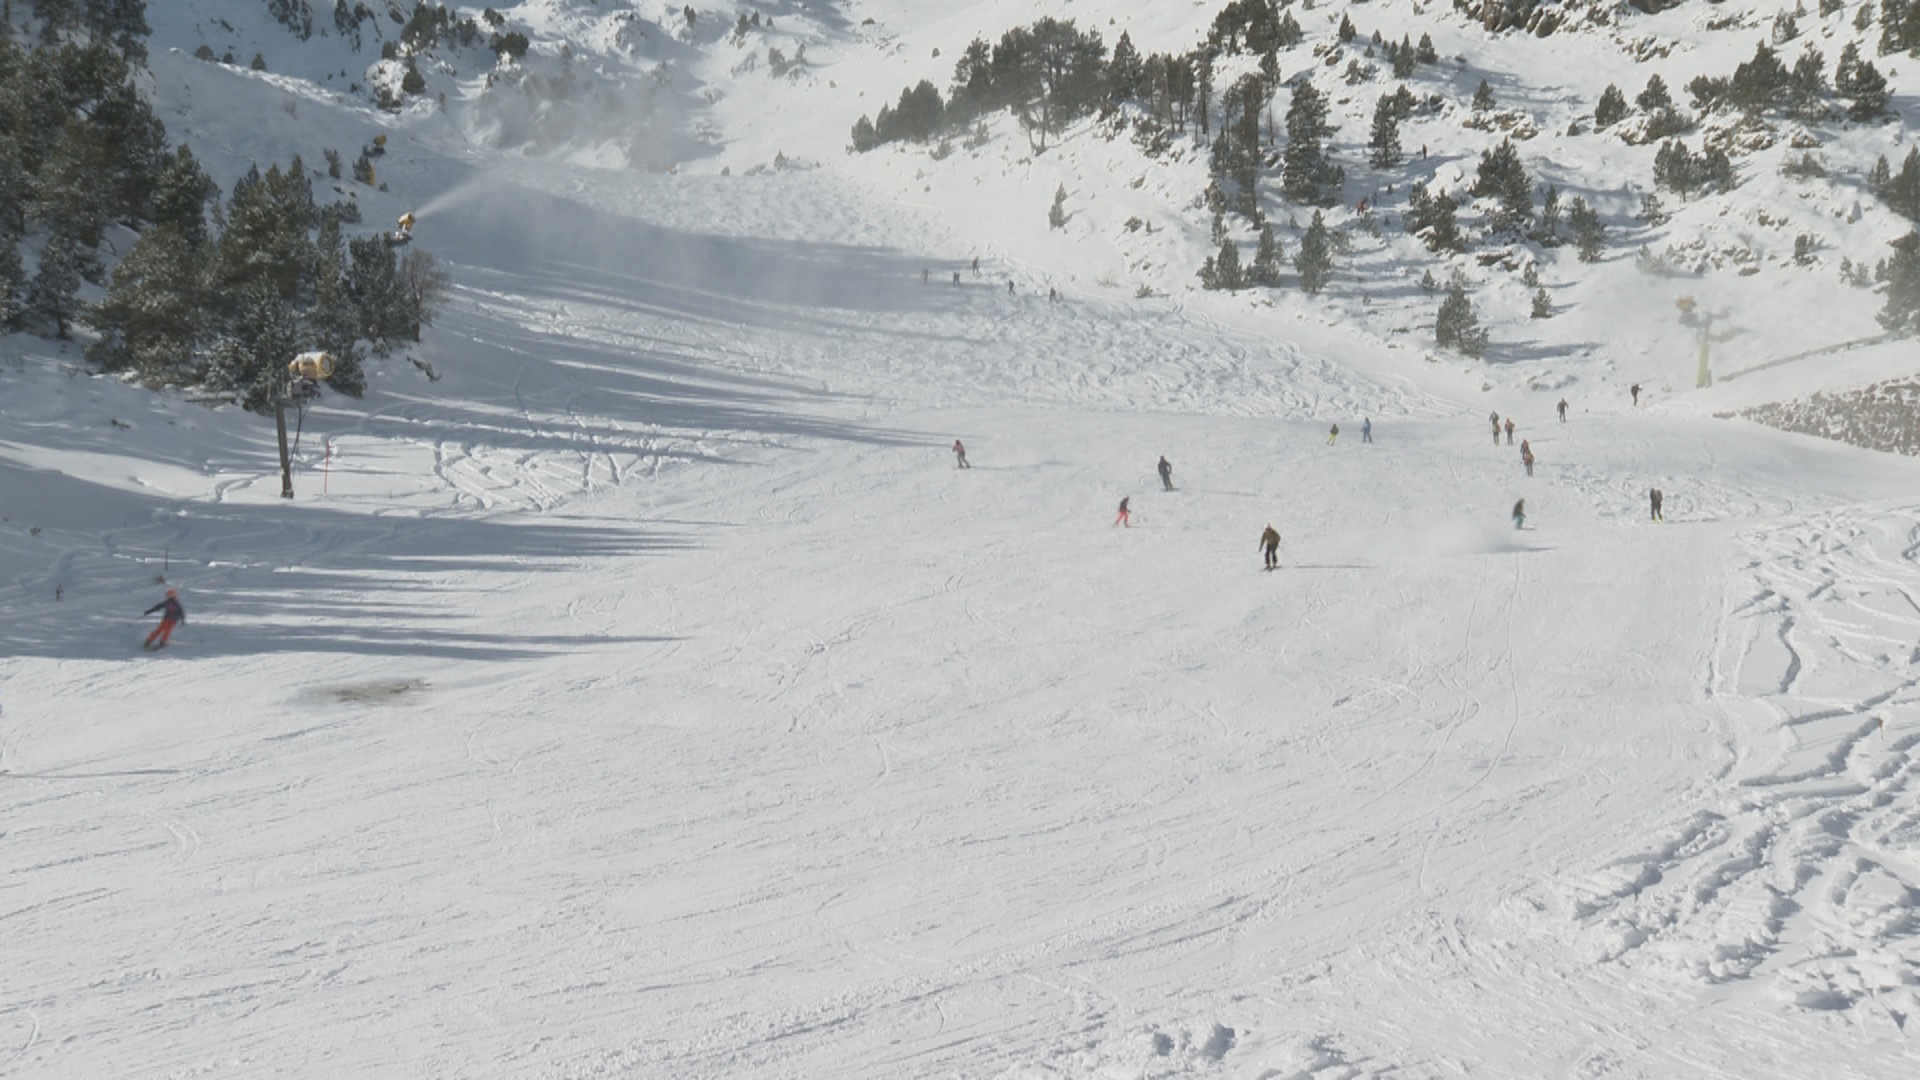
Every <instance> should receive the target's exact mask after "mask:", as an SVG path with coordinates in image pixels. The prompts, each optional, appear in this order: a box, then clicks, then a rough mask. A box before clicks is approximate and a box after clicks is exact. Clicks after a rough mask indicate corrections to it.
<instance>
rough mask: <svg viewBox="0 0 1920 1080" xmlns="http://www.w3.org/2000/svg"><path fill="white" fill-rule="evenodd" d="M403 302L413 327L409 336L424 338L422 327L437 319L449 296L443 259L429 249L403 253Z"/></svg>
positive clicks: (409, 323) (401, 282)
mask: <svg viewBox="0 0 1920 1080" xmlns="http://www.w3.org/2000/svg"><path fill="white" fill-rule="evenodd" d="M398 274H399V280H400V303H401V305H402V310H403V311H404V312H405V313H406V318H407V323H408V325H409V327H410V329H409V335H410V336H411V337H412V339H413V340H415V341H419V340H420V329H421V327H424V326H426V325H427V324H428V323H430V322H432V321H433V316H434V313H435V312H436V311H437V310H438V309H439V307H440V302H441V300H442V299H443V298H444V297H445V296H446V293H447V285H448V281H449V279H448V277H447V272H446V271H445V270H444V269H442V268H441V266H440V262H439V260H437V259H435V258H434V257H433V256H432V255H431V254H428V252H427V251H426V249H424V248H418V247H410V248H408V249H407V253H406V254H404V255H402V256H400V265H399V268H398Z"/></svg>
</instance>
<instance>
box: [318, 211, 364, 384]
mask: <svg viewBox="0 0 1920 1080" xmlns="http://www.w3.org/2000/svg"><path fill="white" fill-rule="evenodd" d="M314 251H315V254H316V258H315V260H314V284H313V307H312V308H310V309H308V311H307V313H306V322H307V331H306V333H307V338H308V339H309V340H311V341H312V342H313V343H314V344H315V345H316V346H318V347H319V348H321V349H324V350H326V351H327V352H328V353H329V354H331V355H332V357H333V374H332V375H330V376H328V377H327V385H328V386H330V387H332V388H333V389H335V390H338V391H340V392H341V393H343V394H346V395H348V396H350V397H359V396H360V395H361V394H362V393H364V392H365V391H366V387H367V376H366V373H365V371H364V370H363V369H362V366H361V361H362V358H361V350H360V341H359V338H360V313H359V309H358V308H357V307H356V306H355V304H354V302H353V293H352V290H351V287H350V285H349V283H348V280H347V273H348V270H349V269H350V264H349V262H348V259H347V249H346V242H345V240H344V238H343V237H342V236H341V233H340V217H339V215H338V214H336V213H332V212H328V213H324V214H322V215H321V218H320V233H319V235H318V236H317V237H316V238H315V240H314Z"/></svg>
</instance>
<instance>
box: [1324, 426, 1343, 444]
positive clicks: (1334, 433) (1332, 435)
mask: <svg viewBox="0 0 1920 1080" xmlns="http://www.w3.org/2000/svg"><path fill="white" fill-rule="evenodd" d="M1339 437H1340V425H1339V424H1335V425H1333V427H1331V428H1329V429H1328V431H1327V445H1328V446H1332V445H1333V440H1335V439H1337V438H1339Z"/></svg>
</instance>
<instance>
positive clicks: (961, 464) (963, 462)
mask: <svg viewBox="0 0 1920 1080" xmlns="http://www.w3.org/2000/svg"><path fill="white" fill-rule="evenodd" d="M953 461H954V468H956V469H971V468H973V466H971V465H969V464H967V448H966V447H964V446H962V445H960V440H959V439H955V440H953Z"/></svg>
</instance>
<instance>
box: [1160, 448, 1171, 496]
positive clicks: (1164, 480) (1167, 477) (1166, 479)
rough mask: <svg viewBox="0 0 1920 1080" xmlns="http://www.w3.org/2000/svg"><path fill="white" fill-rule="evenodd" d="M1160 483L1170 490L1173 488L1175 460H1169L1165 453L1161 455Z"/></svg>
mask: <svg viewBox="0 0 1920 1080" xmlns="http://www.w3.org/2000/svg"><path fill="white" fill-rule="evenodd" d="M1160 484H1161V486H1163V487H1165V488H1166V489H1167V490H1168V491H1172V490H1173V462H1171V461H1168V460H1167V455H1165V454H1161V455H1160Z"/></svg>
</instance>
